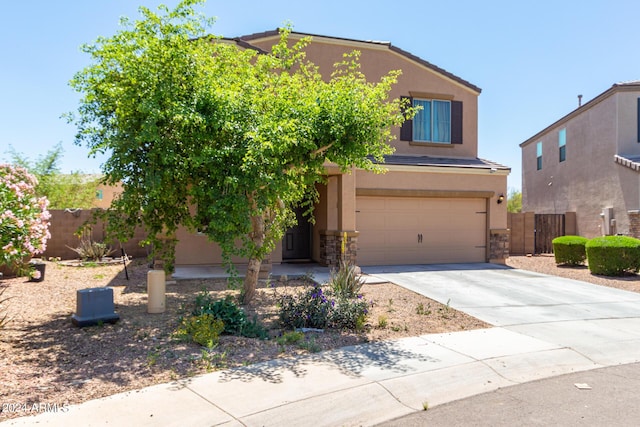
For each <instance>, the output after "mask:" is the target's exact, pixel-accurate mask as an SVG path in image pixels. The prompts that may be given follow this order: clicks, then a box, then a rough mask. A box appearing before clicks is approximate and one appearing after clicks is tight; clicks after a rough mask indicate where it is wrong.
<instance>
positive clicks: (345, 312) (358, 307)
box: [329, 297, 369, 331]
mask: <svg viewBox="0 0 640 427" xmlns="http://www.w3.org/2000/svg"><path fill="white" fill-rule="evenodd" d="M368 312H369V308H368V304H367V302H366V301H365V300H364V299H363V298H362V297H356V298H338V299H337V301H336V303H335V305H334V306H333V310H331V314H330V316H329V325H330V326H331V327H332V328H335V329H350V330H355V331H360V330H362V329H363V328H364V324H365V321H366V319H367V313H368Z"/></svg>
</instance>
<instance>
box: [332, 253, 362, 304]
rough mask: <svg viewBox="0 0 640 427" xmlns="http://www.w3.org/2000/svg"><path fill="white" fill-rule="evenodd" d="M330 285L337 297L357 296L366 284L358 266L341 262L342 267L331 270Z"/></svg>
mask: <svg viewBox="0 0 640 427" xmlns="http://www.w3.org/2000/svg"><path fill="white" fill-rule="evenodd" d="M329 285H330V286H331V290H332V291H333V292H334V294H335V295H336V296H337V297H343V298H355V297H356V296H357V295H358V293H359V292H360V289H361V288H362V285H364V280H363V279H362V278H361V277H360V274H359V268H358V267H356V266H355V265H351V264H349V263H348V262H340V268H338V269H337V270H333V271H332V272H331V278H330V279H329Z"/></svg>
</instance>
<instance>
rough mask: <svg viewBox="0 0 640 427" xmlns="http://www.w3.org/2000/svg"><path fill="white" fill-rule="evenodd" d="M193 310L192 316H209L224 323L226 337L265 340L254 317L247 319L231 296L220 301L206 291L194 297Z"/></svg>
mask: <svg viewBox="0 0 640 427" xmlns="http://www.w3.org/2000/svg"><path fill="white" fill-rule="evenodd" d="M195 305H196V307H195V309H194V310H193V313H192V314H193V315H194V316H198V315H202V314H210V315H212V316H213V317H214V318H216V319H220V320H222V322H224V330H223V331H222V333H224V334H228V335H239V336H243V337H248V338H267V336H268V333H267V331H266V329H265V328H264V327H263V326H262V325H261V324H260V323H259V322H258V319H257V318H256V317H254V318H253V320H249V319H248V318H247V315H246V313H245V312H244V310H242V308H240V307H239V306H238V305H237V304H236V303H235V302H234V301H233V297H232V296H231V295H227V296H226V297H225V298H222V299H214V298H213V297H212V296H211V294H209V293H208V292H206V291H203V292H201V293H199V294H198V295H197V296H196V302H195Z"/></svg>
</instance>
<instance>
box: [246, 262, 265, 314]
mask: <svg viewBox="0 0 640 427" xmlns="http://www.w3.org/2000/svg"><path fill="white" fill-rule="evenodd" d="M261 264H262V260H261V259H258V258H250V259H249V265H248V266H247V275H246V276H245V277H244V289H243V291H244V297H243V299H242V303H243V304H250V303H251V300H252V299H253V296H254V295H255V293H256V285H257V284H258V275H259V274H260V265H261Z"/></svg>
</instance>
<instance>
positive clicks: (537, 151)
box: [536, 141, 542, 170]
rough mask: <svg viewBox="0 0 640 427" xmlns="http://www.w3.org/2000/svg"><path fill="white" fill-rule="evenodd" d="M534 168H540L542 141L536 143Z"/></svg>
mask: <svg viewBox="0 0 640 427" xmlns="http://www.w3.org/2000/svg"><path fill="white" fill-rule="evenodd" d="M536 169H537V170H540V169H542V141H540V142H538V143H537V144H536Z"/></svg>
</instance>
